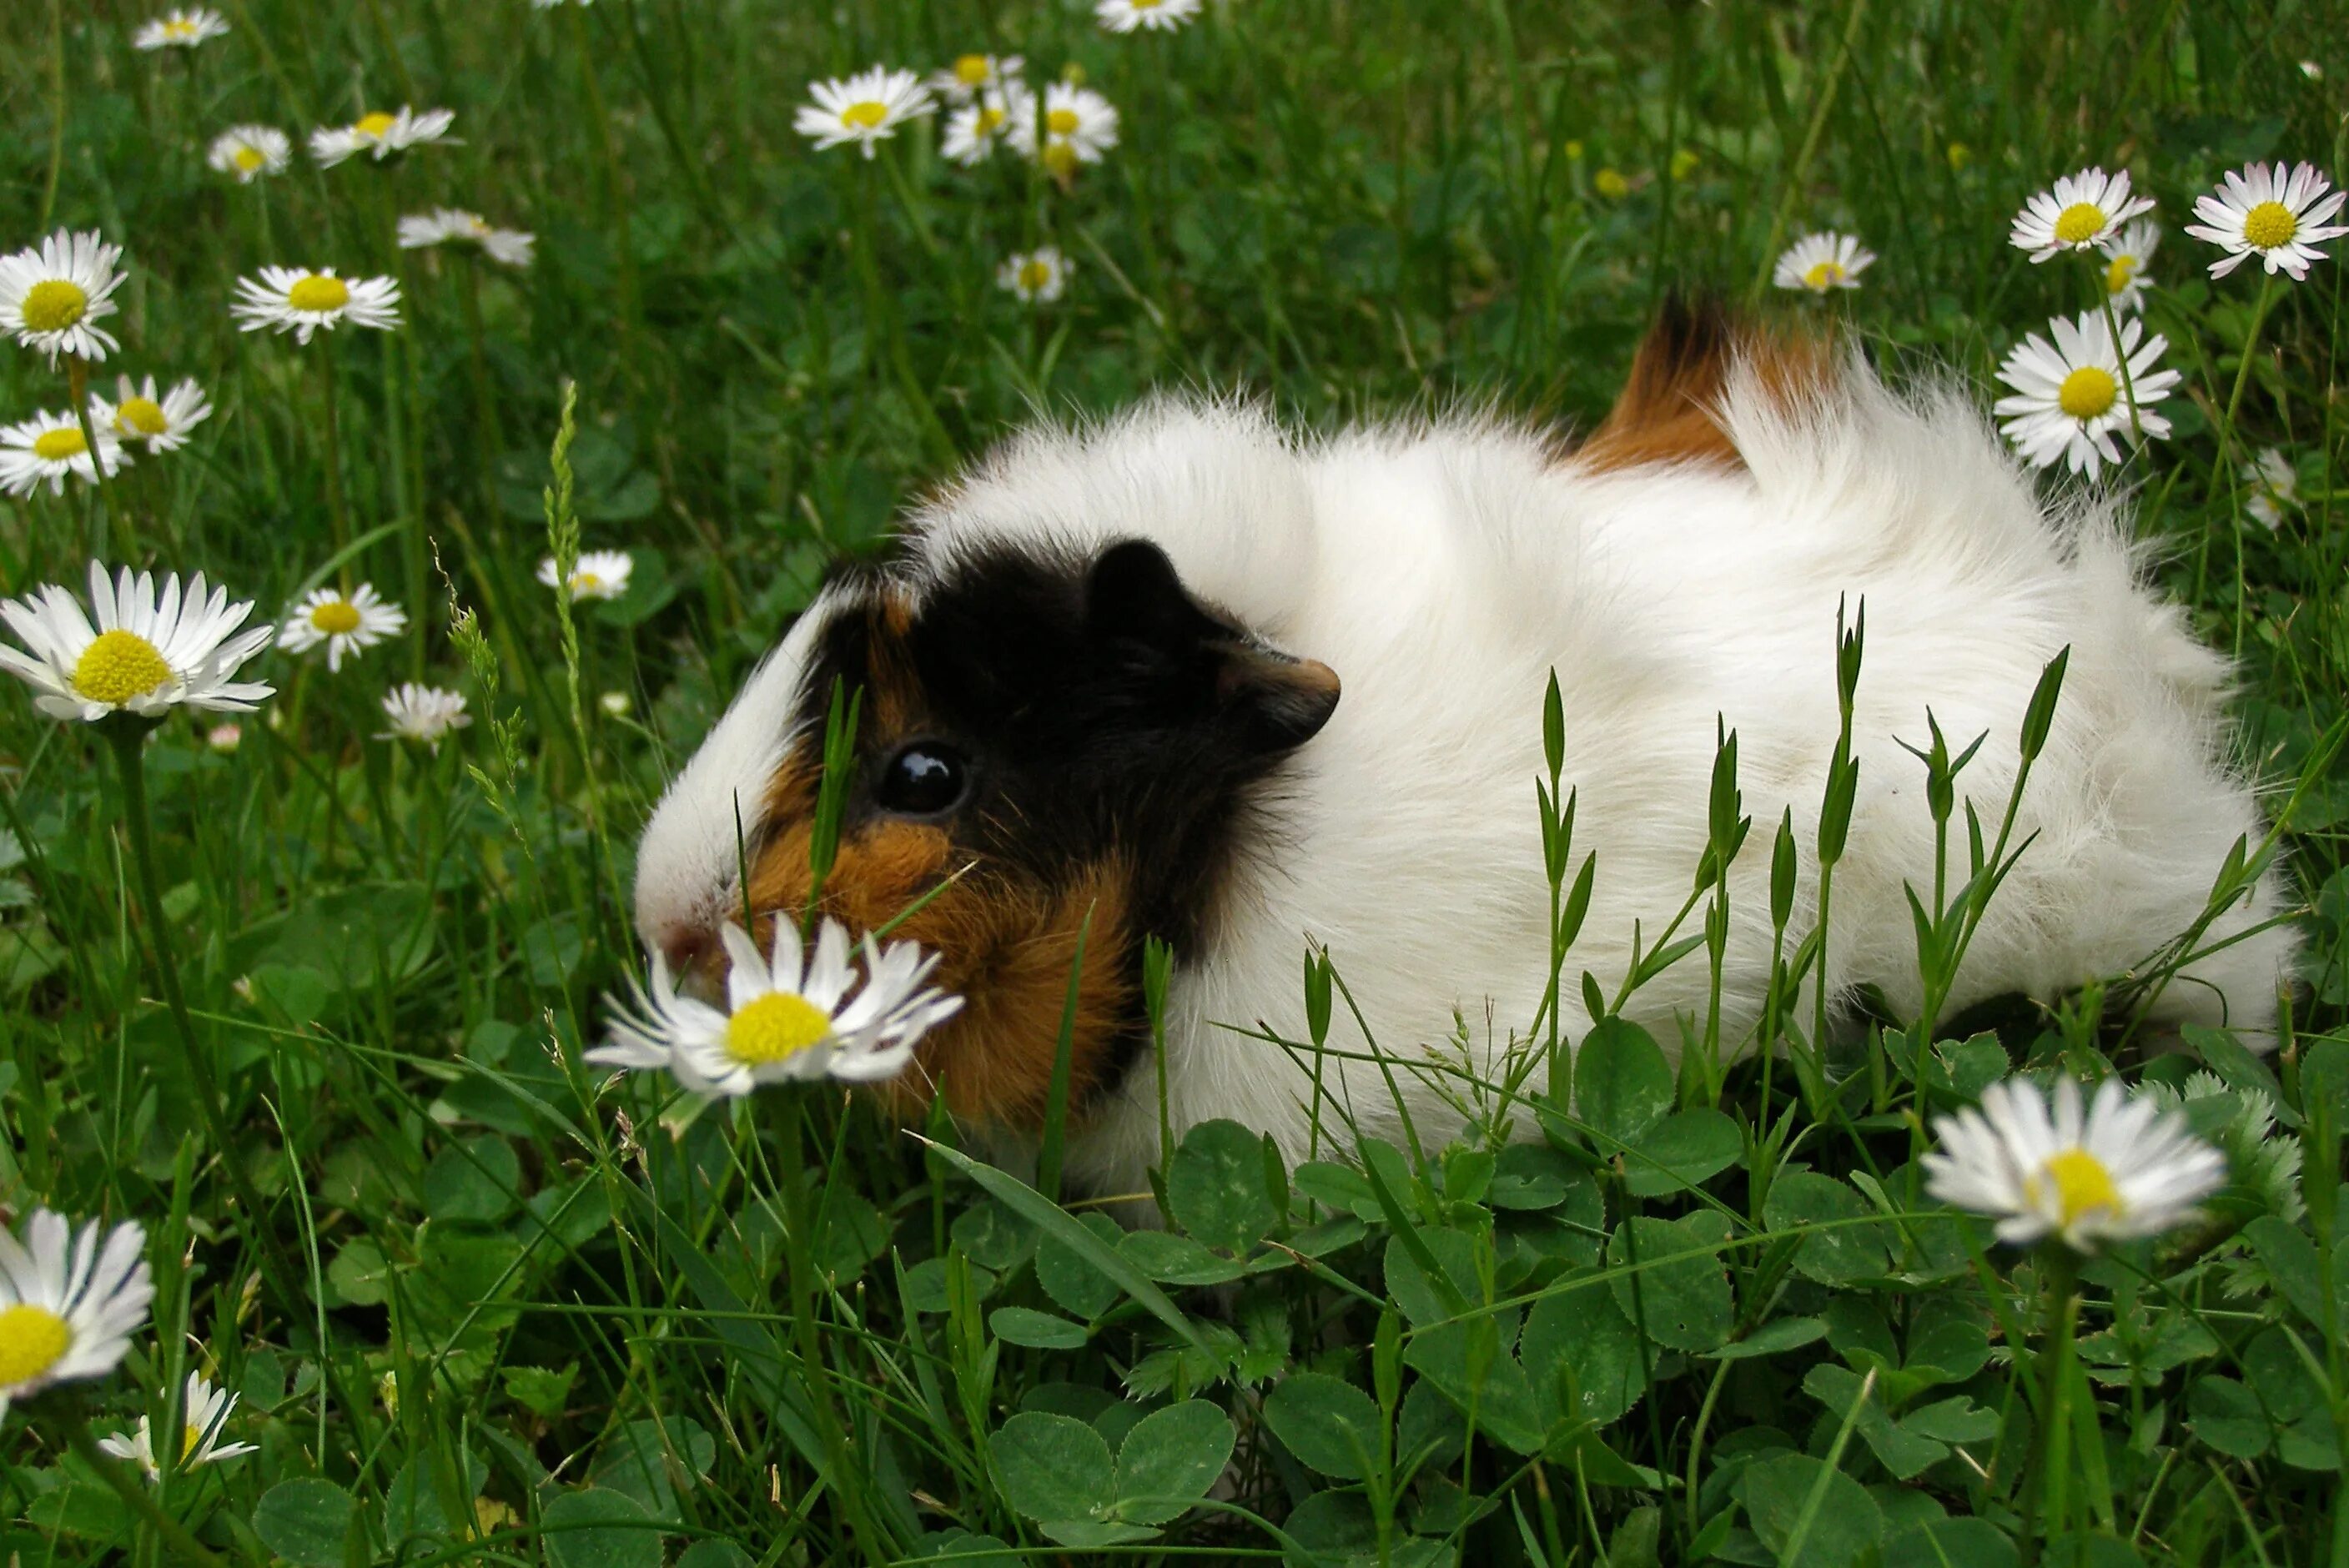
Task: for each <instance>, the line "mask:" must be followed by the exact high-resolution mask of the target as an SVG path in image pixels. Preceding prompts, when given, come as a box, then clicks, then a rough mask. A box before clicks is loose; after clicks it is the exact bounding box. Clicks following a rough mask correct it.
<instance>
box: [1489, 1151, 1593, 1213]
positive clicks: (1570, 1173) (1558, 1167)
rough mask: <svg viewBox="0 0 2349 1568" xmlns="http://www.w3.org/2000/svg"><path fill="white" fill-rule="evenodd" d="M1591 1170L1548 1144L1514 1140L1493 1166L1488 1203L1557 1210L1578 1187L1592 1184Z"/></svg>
mask: <svg viewBox="0 0 2349 1568" xmlns="http://www.w3.org/2000/svg"><path fill="white" fill-rule="evenodd" d="M1591 1185H1593V1183H1592V1181H1591V1176H1590V1172H1589V1171H1585V1170H1583V1169H1582V1168H1581V1167H1580V1166H1578V1165H1576V1164H1575V1163H1573V1161H1569V1160H1568V1159H1567V1157H1566V1156H1565V1155H1563V1154H1560V1153H1559V1152H1558V1151H1557V1150H1555V1149H1552V1148H1551V1147H1550V1146H1549V1145H1547V1143H1512V1144H1510V1145H1509V1146H1508V1147H1507V1148H1506V1149H1504V1150H1501V1153H1500V1157H1499V1158H1498V1159H1497V1160H1496V1161H1495V1162H1494V1165H1493V1181H1492V1184H1491V1185H1490V1186H1488V1187H1487V1188H1486V1189H1485V1202H1487V1203H1490V1204H1491V1205H1493V1207H1495V1209H1555V1208H1557V1206H1558V1205H1559V1204H1560V1203H1563V1202H1566V1200H1567V1195H1568V1193H1569V1192H1571V1191H1574V1189H1575V1188H1576V1187H1577V1186H1591Z"/></svg>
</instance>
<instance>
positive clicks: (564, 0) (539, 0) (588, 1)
mask: <svg viewBox="0 0 2349 1568" xmlns="http://www.w3.org/2000/svg"><path fill="white" fill-rule="evenodd" d="M594 4H595V0H530V8H531V9H532V10H533V11H552V10H554V8H555V7H556V6H558V5H594Z"/></svg>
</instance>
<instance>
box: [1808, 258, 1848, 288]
mask: <svg viewBox="0 0 2349 1568" xmlns="http://www.w3.org/2000/svg"><path fill="white" fill-rule="evenodd" d="M1843 280H1844V271H1843V263H1841V262H1816V263H1812V266H1811V270H1810V271H1809V272H1806V273H1804V274H1803V286H1804V287H1805V288H1807V289H1816V291H1818V292H1819V293H1820V294H1825V293H1826V292H1827V290H1829V289H1831V288H1834V287H1835V286H1836V285H1837V284H1840V283H1842V282H1843Z"/></svg>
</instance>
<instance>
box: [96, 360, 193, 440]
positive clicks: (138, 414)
mask: <svg viewBox="0 0 2349 1568" xmlns="http://www.w3.org/2000/svg"><path fill="white" fill-rule="evenodd" d="M114 385H115V395H114V401H112V402H109V401H107V399H105V398H104V397H99V396H98V394H97V393H95V392H93V393H91V394H90V395H89V422H90V424H91V426H92V427H93V428H97V429H100V430H111V431H112V432H113V433H114V434H115V435H116V436H118V437H119V438H121V439H123V440H126V441H137V442H139V443H140V445H142V446H144V447H145V448H146V449H148V450H149V451H150V452H170V451H176V450H178V449H180V448H181V447H184V446H186V445H187V444H188V431H189V430H190V429H191V428H193V427H195V426H197V425H200V424H202V423H203V421H205V420H206V419H209V418H212V403H211V401H210V400H209V399H208V398H206V397H204V389H203V387H202V386H200V385H198V384H197V382H196V379H195V378H194V377H181V378H180V379H179V380H178V381H176V382H174V383H173V384H172V386H171V390H170V391H168V392H158V391H157V390H156V387H155V378H154V377H152V376H150V377H147V378H146V379H145V380H143V381H141V382H140V383H139V384H137V385H136V386H134V385H133V384H132V383H131V380H130V377H128V376H123V377H117V378H116V380H115V384H114Z"/></svg>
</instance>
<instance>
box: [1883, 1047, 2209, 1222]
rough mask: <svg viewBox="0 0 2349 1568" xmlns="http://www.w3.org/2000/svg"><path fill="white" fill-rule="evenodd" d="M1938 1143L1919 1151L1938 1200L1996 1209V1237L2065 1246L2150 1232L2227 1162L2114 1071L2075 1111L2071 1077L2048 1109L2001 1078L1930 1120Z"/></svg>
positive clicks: (2186, 1208) (2059, 1085) (2179, 1218)
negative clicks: (1972, 1100)
mask: <svg viewBox="0 0 2349 1568" xmlns="http://www.w3.org/2000/svg"><path fill="white" fill-rule="evenodd" d="M1933 1131H1934V1134H1935V1136H1936V1137H1938V1138H1939V1139H1940V1140H1941V1147H1940V1149H1938V1150H1933V1151H1932V1152H1930V1153H1929V1154H1927V1155H1926V1156H1925V1157H1924V1166H1925V1176H1926V1189H1927V1191H1930V1192H1931V1193H1932V1194H1933V1196H1934V1197H1936V1198H1938V1199H1940V1201H1941V1202H1945V1203H1951V1204H1954V1205H1956V1206H1957V1207H1959V1208H1961V1209H1971V1210H1972V1211H1973V1212H1976V1213H1980V1214H1990V1215H1994V1216H1996V1217H1997V1219H1998V1238H1999V1240H2001V1241H2002V1242H2012V1243H2016V1244H2018V1245H2020V1244H2023V1243H2031V1242H2035V1241H2038V1240H2039V1239H2040V1238H2041V1237H2043V1236H2049V1235H2053V1236H2055V1237H2058V1238H2060V1239H2061V1240H2062V1241H2063V1243H2064V1245H2065V1246H2067V1247H2070V1248H2071V1249H2072V1250H2073V1251H2075V1252H2087V1251H2090V1250H2092V1249H2094V1248H2095V1245H2096V1244H2097V1243H2100V1242H2106V1241H2126V1240H2128V1239H2131V1238H2133V1237H2137V1236H2151V1235H2158V1234H2159V1233H2161V1232H2163V1231H2168V1230H2171V1229H2174V1228H2176V1227H2177V1226H2178V1225H2180V1224H2183V1223H2185V1222H2187V1221H2188V1220H2189V1219H2191V1218H2192V1216H2193V1205H2194V1204H2195V1203H2196V1202H2198V1201H2199V1200H2200V1199H2202V1198H2204V1197H2207V1196H2208V1195H2209V1193H2211V1192H2212V1191H2215V1190H2217V1188H2218V1187H2219V1185H2220V1183H2221V1182H2222V1181H2225V1180H2226V1177H2227V1161H2226V1158H2225V1156H2223V1155H2221V1154H2220V1152H2219V1151H2218V1150H2216V1149H2213V1148H2212V1147H2210V1146H2209V1144H2207V1143H2205V1142H2203V1141H2202V1140H2200V1139H2199V1138H2196V1137H2195V1136H2194V1135H2193V1134H2192V1133H2191V1132H2189V1131H2188V1130H2187V1127H2186V1121H2185V1119H2184V1118H2183V1117H2178V1116H2168V1117H2165V1116H2163V1115H2162V1113H2161V1109H2160V1108H2159V1107H2158V1105H2156V1104H2155V1103H2154V1102H2153V1100H2152V1099H2148V1098H2147V1097H2144V1096H2132V1095H2131V1094H2129V1093H2128V1091H2127V1090H2126V1089H2124V1088H2122V1087H2121V1085H2120V1083H2119V1081H2118V1080H2117V1079H2115V1078H2106V1080H2105V1081H2104V1082H2102V1083H2100V1084H2098V1085H2097V1086H2096V1096H2095V1099H2094V1100H2093V1101H2092V1102H2090V1104H2089V1106H2088V1108H2087V1110H2086V1113H2085V1115H2084V1114H2083V1113H2082V1111H2081V1109H2080V1086H2079V1083H2078V1082H2077V1081H2076V1080H2075V1079H2073V1078H2059V1079H2057V1080H2056V1084H2055V1097H2054V1109H2053V1114H2052V1115H2051V1114H2050V1108H2049V1104H2048V1100H2047V1097H2046V1096H2045V1095H2044V1094H2042V1093H2041V1092H2040V1090H2039V1088H2037V1087H2036V1086H2035V1085H2033V1084H2031V1083H2028V1082H2025V1081H2023V1080H2022V1079H2018V1078H2008V1079H2006V1080H2004V1081H2003V1082H2000V1083H1994V1084H1992V1085H1991V1086H1990V1088H1988V1089H1986V1090H1984V1091H1983V1093H1982V1109H1980V1110H1971V1109H1970V1110H1961V1111H1960V1112H1958V1114H1957V1115H1955V1116H1951V1117H1940V1118H1937V1119H1935V1121H1934V1124H1933Z"/></svg>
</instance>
